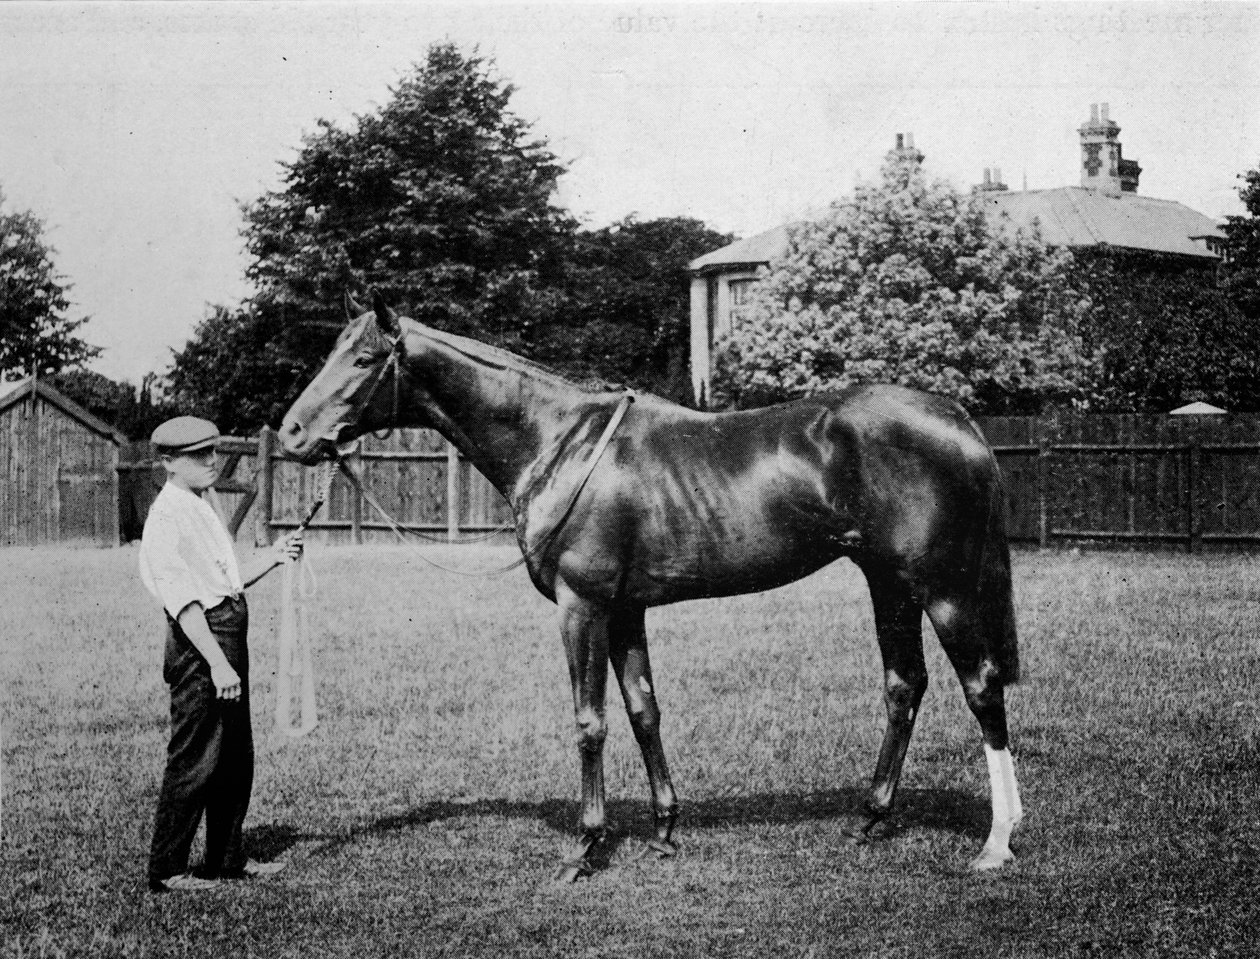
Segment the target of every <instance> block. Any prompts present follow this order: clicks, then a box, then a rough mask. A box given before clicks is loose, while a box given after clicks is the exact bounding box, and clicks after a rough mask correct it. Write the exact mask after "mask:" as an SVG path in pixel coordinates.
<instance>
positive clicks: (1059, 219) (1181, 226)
mask: <svg viewBox="0 0 1260 959" xmlns="http://www.w3.org/2000/svg"><path fill="white" fill-rule="evenodd" d="M1078 132H1079V134H1080V138H1081V168H1080V174H1081V180H1080V185H1079V186H1065V187H1057V188H1055V189H1049V190H1011V189H1009V188H1008V187H1007V186H1006V185H1005V184H1004V183H1002V177H1001V171H1000V170H987V169H986V170H985V171H984V180H983V182H982V183H981V184H980V185H978V186H977V187H975V192H976V193H977V194H978V195H979V196H980V199H981V201H982V202H983V204H984V207H985V210H986V212H988V213H989V215H990V216H991V218H992V220H993V222H995V223H998V224H1001V225H1003V226H1005V225H1010V226H1014V227H1016V228H1029V227H1031V226H1032V225H1033V224H1034V223H1036V224H1038V226H1039V227H1040V230H1041V236H1042V238H1043V239H1044V240H1045V241H1046V242H1047V243H1050V244H1052V245H1055V246H1066V247H1069V248H1072V249H1074V250H1078V251H1079V250H1084V249H1092V250H1120V251H1128V252H1131V253H1134V254H1137V255H1138V257H1139V259H1140V260H1141V261H1142V263H1143V265H1142V266H1141V267H1140V268H1142V269H1150V270H1164V269H1169V268H1174V269H1178V270H1186V269H1199V268H1202V269H1205V270H1210V271H1214V270H1215V268H1216V265H1217V264H1218V263H1219V262H1220V256H1219V254H1218V250H1219V246H1218V244H1219V243H1220V241H1221V239H1222V238H1223V234H1222V233H1221V231H1220V230H1219V229H1218V227H1217V224H1216V222H1215V221H1213V220H1212V219H1211V218H1210V217H1207V216H1204V215H1203V214H1202V213H1198V212H1197V211H1195V210H1192V209H1190V208H1189V207H1187V206H1185V205H1183V204H1181V203H1176V202H1174V201H1171V200H1157V199H1155V198H1153V197H1145V196H1141V195H1139V193H1138V182H1139V179H1140V176H1141V172H1142V168H1141V167H1140V166H1139V165H1138V163H1137V161H1135V160H1131V159H1126V158H1125V157H1124V156H1123V151H1122V149H1121V145H1120V139H1119V135H1120V127H1119V125H1118V124H1116V122H1115V121H1114V120H1112V119H1111V118H1110V117H1109V116H1108V105H1107V104H1106V103H1103V104H1101V105H1099V104H1093V105H1092V106H1091V107H1090V118H1089V119H1088V120H1087V121H1085V123H1083V124H1082V125H1081V127H1080V129H1079V131H1078ZM894 149H895V150H896V151H897V152H901V153H906V154H912V155H913V156H914V158H915V159H917V160H919V161H920V162H921V161H922V159H923V154H922V153H919V152H918V151H917V150H916V149H915V146H914V137H913V136H912V135H911V134H905V135H902V134H898V135H897V139H896V146H895V148H894ZM794 225H796V224H787V225H784V226H779V227H775V228H774V229H773V230H767V231H766V232H765V233H759V234H757V235H756V236H752V237H749V238H748V239H745V240H739V241H737V242H735V243H732V244H730V245H729V246H725V247H723V248H722V249H720V250H714V251H713V252H712V253H708V254H706V255H704V256H702V257H699V258H698V259H696V260H693V261H692V262H691V264H690V272H691V385H692V390H693V393H694V396H695V398H696V403H697V405H699V406H701V407H702V408H703V406H704V405H705V401H706V398H707V397H708V394H709V383H710V373H711V368H712V367H711V362H712V350H713V344H714V343H715V342H717V341H718V340H720V339H721V338H722V337H723V336H724V335H726V334H727V333H729V332H730V331H731V329H732V325H733V324H736V323H738V322H739V318H740V307H741V305H742V304H743V303H744V302H745V299H746V297H747V294H748V290H749V288H750V286H751V285H752V282H753V281H754V280H755V279H756V276H757V271H758V270H759V269H760V268H761V267H764V266H766V265H768V264H769V263H770V262H771V261H773V260H775V259H776V258H778V257H780V256H782V255H784V254H785V253H786V252H787V249H788V240H789V233H790V231H791V229H792V227H793V226H794Z"/></svg>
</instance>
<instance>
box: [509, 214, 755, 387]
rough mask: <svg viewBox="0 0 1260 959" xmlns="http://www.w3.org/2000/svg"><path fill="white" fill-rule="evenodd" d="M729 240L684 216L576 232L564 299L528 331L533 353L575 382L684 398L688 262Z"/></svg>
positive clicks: (632, 219) (630, 221)
mask: <svg viewBox="0 0 1260 959" xmlns="http://www.w3.org/2000/svg"><path fill="white" fill-rule="evenodd" d="M732 239H733V237H731V236H729V235H726V234H722V233H717V232H715V231H713V230H710V229H708V228H707V227H706V226H705V225H704V224H703V223H701V222H700V221H699V220H693V219H688V218H685V217H674V218H665V219H659V220H649V221H646V222H640V221H639V220H637V219H635V217H634V216H630V217H627V218H626V219H624V220H622V221H621V222H619V223H615V224H613V225H612V226H609V227H605V228H603V229H600V230H592V231H582V232H580V233H578V234H577V236H576V238H575V242H574V249H573V252H572V253H571V254H570V257H569V261H568V263H567V267H566V270H567V281H566V284H565V292H566V294H567V303H566V305H564V307H563V308H562V309H560V310H558V311H557V312H556V314H555V315H554V316H553V317H552V318H550V319H548V320H546V321H543V322H540V323H539V324H538V326H537V328H536V330H535V331H534V332H533V336H532V338H531V339H532V341H531V344H530V349H531V352H532V354H533V356H534V357H535V358H536V359H538V360H541V361H542V362H544V363H548V364H550V365H552V366H554V367H556V368H557V369H559V370H561V371H562V372H565V373H567V374H568V375H570V376H573V377H575V378H578V379H587V378H600V379H605V380H613V381H617V382H621V383H625V384H627V385H629V386H633V387H635V388H638V389H646V390H649V391H651V392H654V393H657V394H659V395H661V396H665V397H668V398H670V399H675V400H680V401H689V399H690V395H691V389H690V381H689V379H688V374H687V358H688V355H689V351H690V345H691V344H690V326H689V315H690V300H689V295H690V294H689V283H690V276H689V274H688V272H687V264H688V263H690V262H691V261H692V260H694V259H695V258H696V257H698V256H702V255H703V254H705V253H708V252H709V251H710V250H716V249H718V248H719V247H722V246H725V245H726V244H727V243H729V242H731V240H732Z"/></svg>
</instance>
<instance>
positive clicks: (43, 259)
mask: <svg viewBox="0 0 1260 959" xmlns="http://www.w3.org/2000/svg"><path fill="white" fill-rule="evenodd" d="M55 252H56V251H55V250H53V249H52V247H50V246H48V245H47V243H45V241H44V223H43V221H42V220H40V219H39V218H38V217H36V216H35V214H33V213H31V212H30V211H25V212H10V213H6V212H5V211H4V194H3V193H0V375H2V377H3V378H4V379H10V380H12V379H20V378H22V377H24V376H30V375H31V374H32V373H39V374H49V373H55V372H57V371H58V370H61V369H63V368H65V367H67V366H72V365H74V364H75V363H79V362H82V361H83V360H86V359H89V358H91V357H93V356H95V355H96V354H97V353H99V352H100V350H99V348H97V347H94V346H89V345H88V344H87V343H85V342H84V341H83V340H81V339H79V337H78V336H76V335H75V331H76V330H77V329H79V327H81V326H82V325H83V324H84V323H86V322H87V317H83V318H82V319H78V320H71V319H69V318H68V317H67V316H66V315H65V312H66V310H68V309H69V308H70V301H69V299H68V298H67V294H68V293H69V291H70V286H69V285H68V284H66V283H65V282H64V278H63V277H61V276H59V275H58V274H57V272H56V269H55V267H54V266H53V254H54V253H55Z"/></svg>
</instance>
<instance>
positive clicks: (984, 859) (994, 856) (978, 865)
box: [971, 846, 1015, 872]
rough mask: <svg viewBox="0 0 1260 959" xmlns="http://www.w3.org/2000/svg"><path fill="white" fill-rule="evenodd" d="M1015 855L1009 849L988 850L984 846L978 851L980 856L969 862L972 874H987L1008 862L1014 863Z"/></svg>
mask: <svg viewBox="0 0 1260 959" xmlns="http://www.w3.org/2000/svg"><path fill="white" fill-rule="evenodd" d="M1014 861H1015V855H1014V854H1013V853H1012V852H1011V851H1010V850H1009V849H990V848H989V847H988V846H985V847H984V848H983V849H981V850H980V855H978V856H976V858H975V859H973V860H971V871H972V872H989V871H991V870H993V869H1001V868H1002V867H1003V866H1005V865H1006V864H1007V863H1008V862H1014Z"/></svg>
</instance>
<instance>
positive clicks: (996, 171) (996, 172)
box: [993, 167, 1002, 183]
mask: <svg viewBox="0 0 1260 959" xmlns="http://www.w3.org/2000/svg"><path fill="white" fill-rule="evenodd" d="M993 182H994V183H1001V182H1002V171H1001V169H1000V168H998V167H994V168H993Z"/></svg>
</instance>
